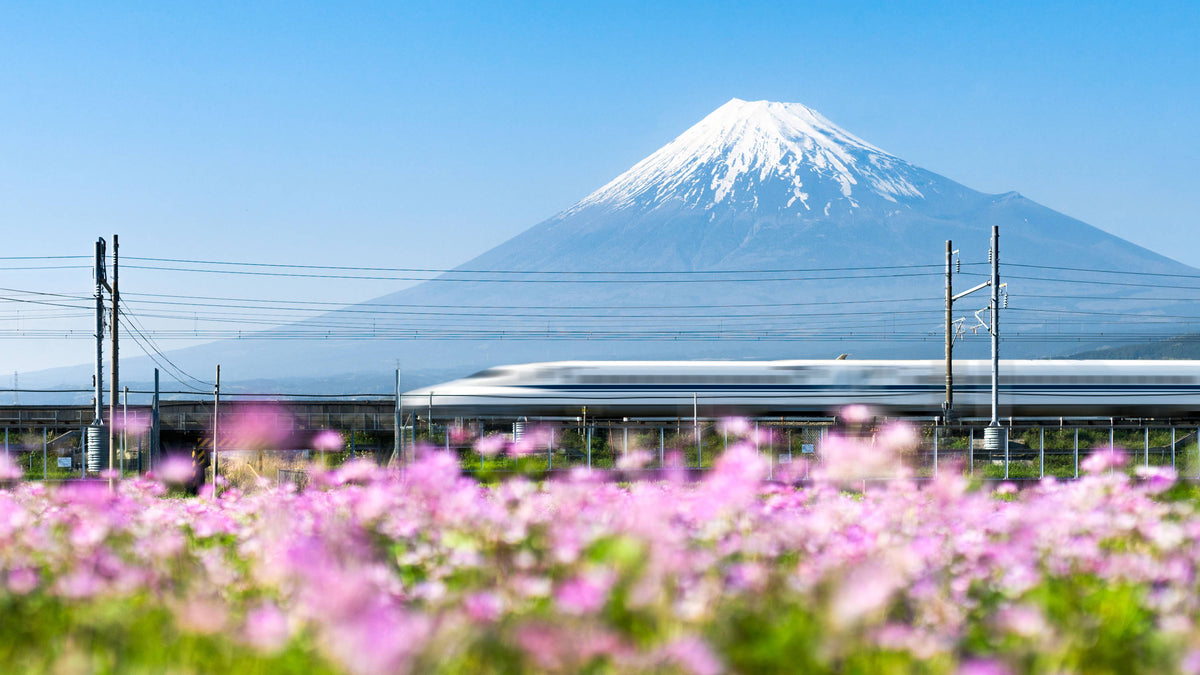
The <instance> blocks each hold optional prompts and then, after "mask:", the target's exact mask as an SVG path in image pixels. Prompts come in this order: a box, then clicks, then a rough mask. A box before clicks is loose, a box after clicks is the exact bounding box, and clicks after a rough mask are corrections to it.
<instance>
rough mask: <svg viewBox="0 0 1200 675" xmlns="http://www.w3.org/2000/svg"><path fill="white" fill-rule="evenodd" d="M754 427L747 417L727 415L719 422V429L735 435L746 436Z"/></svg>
mask: <svg viewBox="0 0 1200 675" xmlns="http://www.w3.org/2000/svg"><path fill="white" fill-rule="evenodd" d="M752 428H753V427H752V426H751V425H750V420H748V419H746V418H745V417H726V418H724V419H722V420H721V421H719V422H717V430H718V431H720V432H721V433H726V434H732V435H734V436H745V435H746V434H747V433H749V432H750V430H751V429H752Z"/></svg>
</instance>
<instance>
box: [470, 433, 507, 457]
mask: <svg viewBox="0 0 1200 675" xmlns="http://www.w3.org/2000/svg"><path fill="white" fill-rule="evenodd" d="M507 445H508V441H506V440H505V439H504V436H502V435H500V434H489V435H487V436H484V437H482V438H480V439H479V440H477V441H475V452H478V453H479V454H480V455H483V456H484V457H495V456H496V455H498V454H500V453H501V452H502V451H503V450H504V448H505V446H507Z"/></svg>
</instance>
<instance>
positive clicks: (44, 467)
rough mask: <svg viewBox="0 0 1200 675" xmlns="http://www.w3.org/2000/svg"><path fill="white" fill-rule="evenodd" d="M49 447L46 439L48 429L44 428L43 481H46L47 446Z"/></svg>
mask: <svg viewBox="0 0 1200 675" xmlns="http://www.w3.org/2000/svg"><path fill="white" fill-rule="evenodd" d="M47 445H49V443H48V441H47V439H46V427H42V480H43V481H44V480H46V478H47V475H46V446H47Z"/></svg>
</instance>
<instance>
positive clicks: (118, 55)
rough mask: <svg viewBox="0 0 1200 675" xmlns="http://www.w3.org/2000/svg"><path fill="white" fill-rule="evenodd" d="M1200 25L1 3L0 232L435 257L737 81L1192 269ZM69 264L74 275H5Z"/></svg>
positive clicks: (490, 234) (1196, 245) (886, 15)
mask: <svg viewBox="0 0 1200 675" xmlns="http://www.w3.org/2000/svg"><path fill="white" fill-rule="evenodd" d="M1197 35H1200V3H1197V2H1194V1H1193V2H1161V3H1140V2H1137V3H1135V2H1129V3H1081V2H1057V3H1056V2H1033V3H1021V2H1009V1H1005V2H945V3H907V2H906V3H847V2H819V3H801V2H776V3H759V2H743V3H691V2H666V1H664V2H657V3H645V2H633V3H598V2H597V3H561V2H553V3H551V2H547V3H532V2H503V3H461V2H445V1H439V2H432V3H427V4H424V3H416V2H381V3H332V2H322V3H316V2H294V1H292V2H278V3H266V2H260V3H244V2H236V3H233V2H203V3H165V2H145V3H127V2H104V3H85V2H75V3H50V2H46V3H21V2H3V3H0V159H2V161H0V224H2V228H3V229H2V231H3V232H4V234H5V238H4V247H3V248H4V251H5V253H4V254H0V255H52V254H71V253H74V254H78V253H84V254H86V253H89V252H90V242H91V241H93V240H94V239H95V238H96V237H97V236H108V235H110V234H111V233H114V232H116V233H119V234H120V235H121V239H122V252H123V253H124V254H126V255H145V256H161V257H174V256H181V257H196V258H211V259H218V260H247V261H268V262H299V263H311V264H344V265H379V266H389V265H393V266H394V265H401V264H410V265H424V266H433V267H449V266H453V265H455V264H457V263H460V262H462V261H464V260H466V259H467V258H469V257H471V256H473V255H475V254H477V253H480V252H482V251H484V250H486V249H487V248H489V247H491V246H493V245H495V244H498V243H500V242H502V241H504V240H505V239H507V238H509V237H511V236H513V235H515V234H517V233H518V232H520V231H521V230H523V229H525V228H526V227H529V226H531V225H533V224H535V223H536V222H538V221H540V220H542V219H544V218H546V217H549V216H551V215H553V214H554V213H555V212H557V211H559V210H560V209H562V208H564V207H567V206H569V205H570V204H572V203H573V202H574V201H576V200H577V199H579V198H581V197H583V196H584V195H586V194H587V193H588V192H590V191H592V190H593V189H595V188H597V187H599V186H600V185H601V184H603V183H605V182H606V181H608V180H609V179H611V178H612V177H614V176H615V175H616V174H618V173H619V172H621V171H623V170H624V169H626V168H628V167H629V166H630V165H631V164H633V163H634V162H636V161H637V160H639V159H641V158H642V157H644V156H645V155H647V154H649V153H650V152H652V151H653V150H655V149H656V148H658V147H659V146H661V145H662V144H664V143H666V142H667V141H669V140H670V139H672V138H673V137H674V136H676V135H677V134H679V133H680V132H682V131H683V130H684V129H685V128H687V127H688V126H689V125H691V124H693V123H694V122H696V121H697V120H699V119H700V118H701V117H703V116H704V115H705V114H707V113H708V112H710V111H711V110H712V109H714V108H716V107H717V106H719V105H720V104H722V103H723V102H725V101H726V100H728V99H729V98H731V97H738V98H743V99H760V98H765V99H771V100H780V101H798V102H802V103H805V104H807V105H810V106H812V107H814V108H816V109H817V110H820V111H821V112H822V113H824V114H825V115H826V116H827V117H829V118H830V119H832V120H833V121H835V122H836V123H838V124H839V125H841V126H843V127H845V128H846V129H848V130H850V131H851V132H853V133H855V134H857V135H859V136H861V137H863V138H865V139H866V140H868V141H870V142H872V143H874V144H876V145H878V146H880V147H882V148H884V149H886V150H888V151H890V152H893V153H895V154H897V155H899V156H901V157H904V158H905V159H908V160H909V161H911V162H913V163H915V164H918V165H920V166H924V167H926V168H928V169H931V170H933V171H936V172H938V173H941V174H943V175H946V176H948V177H950V178H953V179H955V180H958V181H960V182H962V183H964V184H966V185H968V186H971V187H973V188H976V189H980V190H984V191H988V192H1004V191H1008V190H1018V191H1020V192H1022V193H1024V194H1025V195H1027V196H1029V197H1031V198H1033V199H1035V200H1037V201H1039V202H1041V203H1043V204H1045V205H1047V206H1050V207H1052V208H1055V209H1058V210H1060V211H1063V212H1065V213H1067V214H1069V215H1072V216H1075V217H1077V218H1080V219H1082V220H1084V221H1086V222H1089V223H1091V224H1093V225H1096V226H1098V227H1101V228H1104V229H1106V230H1108V231H1110V232H1112V233H1114V234H1117V235H1119V236H1122V237H1125V238H1127V239H1130V240H1132V241H1134V242H1136V243H1139V244H1142V245H1144V246H1147V247H1149V248H1152V249H1155V250H1158V251H1160V252H1163V253H1165V254H1168V255H1171V256H1173V257H1175V258H1177V259H1179V260H1181V261H1183V262H1186V263H1189V264H1192V265H1196V266H1200V238H1198V237H1196V236H1194V232H1195V230H1196V228H1197V226H1198V225H1200V189H1198V188H1200V178H1198V176H1200V126H1198V124H1197V110H1198V109H1200V39H1197V37H1196V36H1197ZM932 246H934V248H933V250H934V255H935V257H936V255H937V254H936V251H937V247H936V245H932ZM72 274H74V273H72ZM76 276H78V275H76ZM131 276H132V278H131V279H130V280H129V281H128V282H127V283H130V284H137V283H141V284H142V285H143V287H144V286H146V285H150V284H151V283H159V281H158V279H157V278H155V279H153V280H151V279H150V278H148V277H147V278H145V279H139V278H137V276H136V275H131ZM192 281H195V279H192ZM162 283H164V284H165V283H167V282H162ZM172 283H173V282H172ZM204 283H206V284H212V285H213V288H212V289H211V290H218V291H223V292H236V291H237V289H236V288H235V286H237V285H238V284H242V285H244V284H245V283H246V282H245V280H218V281H213V280H211V279H205V280H204ZM53 284H58V285H59V287H70V288H72V289H75V290H80V289H82V290H86V289H87V287H88V281H87V278H86V274H85V275H83V276H82V278H81V279H75V278H74V276H71V277H70V278H66V277H65V275H56V276H55V277H54V279H53V280H50V279H48V278H43V277H34V276H32V275H29V274H25V275H20V274H18V273H16V272H3V271H0V286H10V287H20V288H28V287H30V286H31V285H44V286H46V287H49V286H51V285H53ZM231 289H232V290H231ZM390 290H395V285H390V286H389V285H382V284H374V285H363V284H360V285H355V286H337V287H334V286H331V285H329V284H322V285H314V286H312V287H304V288H303V289H302V290H301V289H300V288H299V287H298V286H295V285H293V286H285V285H278V286H274V285H272V284H271V283H264V284H262V285H261V286H259V287H256V289H255V291H256V292H257V294H258V295H267V294H275V295H277V296H280V297H284V296H287V295H294V294H295V293H297V292H303V293H311V294H312V296H313V297H323V298H328V299H340V300H361V299H366V298H369V297H372V296H374V295H378V294H380V293H384V292H387V291H390ZM247 292H249V291H247V290H245V289H241V294H243V295H244V294H246V293H247ZM73 349H75V350H79V349H83V350H84V351H83V352H82V353H83V358H79V359H75V358H70V359H69V360H70V361H71V362H77V361H86V346H81V345H78V344H76V345H75V346H74V347H73ZM2 367H4V366H0V368H2Z"/></svg>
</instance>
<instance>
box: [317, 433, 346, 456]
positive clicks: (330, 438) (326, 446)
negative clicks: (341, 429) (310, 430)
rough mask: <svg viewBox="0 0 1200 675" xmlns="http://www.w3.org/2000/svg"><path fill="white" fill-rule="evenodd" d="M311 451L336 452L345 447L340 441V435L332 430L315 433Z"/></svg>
mask: <svg viewBox="0 0 1200 675" xmlns="http://www.w3.org/2000/svg"><path fill="white" fill-rule="evenodd" d="M312 446H313V450H324V451H325V452H337V451H339V450H341V449H342V448H343V447H344V446H345V441H344V440H342V435H341V434H340V433H338V432H336V431H334V430H332V429H326V430H324V431H319V432H317V435H316V436H313V439H312Z"/></svg>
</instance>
